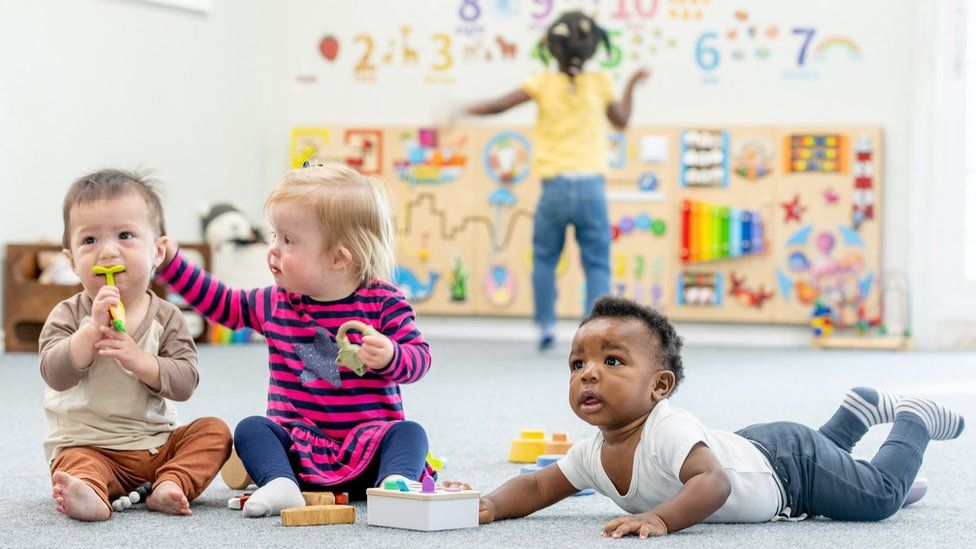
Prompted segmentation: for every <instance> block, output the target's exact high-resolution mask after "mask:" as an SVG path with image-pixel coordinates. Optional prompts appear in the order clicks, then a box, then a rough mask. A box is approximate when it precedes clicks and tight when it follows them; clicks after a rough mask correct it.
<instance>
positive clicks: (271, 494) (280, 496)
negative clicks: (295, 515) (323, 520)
mask: <svg viewBox="0 0 976 549" xmlns="http://www.w3.org/2000/svg"><path fill="white" fill-rule="evenodd" d="M304 506H305V497H304V496H302V490H301V489H300V488H299V487H298V485H297V484H295V481H293V480H291V479H290V478H285V477H278V478H276V479H274V480H272V481H271V482H269V483H267V484H265V485H264V486H262V487H260V488H258V489H257V490H256V491H255V492H254V493H253V494H251V497H249V498H248V499H247V501H246V502H245V503H244V509H243V510H242V512H243V513H244V516H245V517H270V516H274V515H280V514H281V510H282V509H289V508H291V507H304Z"/></svg>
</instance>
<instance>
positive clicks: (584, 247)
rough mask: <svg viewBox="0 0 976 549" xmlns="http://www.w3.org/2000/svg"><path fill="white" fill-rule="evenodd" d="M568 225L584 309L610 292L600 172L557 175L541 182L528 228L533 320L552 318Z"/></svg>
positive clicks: (546, 324)
mask: <svg viewBox="0 0 976 549" xmlns="http://www.w3.org/2000/svg"><path fill="white" fill-rule="evenodd" d="M567 225H572V226H573V227H574V229H575V232H576V242H577V243H578V244H579V248H580V257H581V259H582V263H583V271H584V273H585V274H586V310H585V311H583V314H584V315H586V314H589V312H590V308H592V307H593V302H594V301H596V299H597V298H598V297H600V296H603V295H606V294H608V293H610V219H609V217H608V215H607V196H606V189H605V185H604V178H603V176H602V175H591V176H580V177H573V176H561V175H560V176H556V177H553V178H551V179H544V180H543V181H542V196H541V197H540V198H539V203H538V205H537V206H536V209H535V223H534V226H533V232H532V289H533V291H534V295H535V321H536V323H537V324H539V325H540V326H542V327H543V328H548V327H551V326H552V325H554V324H555V323H556V266H557V265H558V264H559V256H560V255H562V252H563V244H564V243H565V242H566V226H567Z"/></svg>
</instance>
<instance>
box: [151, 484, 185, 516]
mask: <svg viewBox="0 0 976 549" xmlns="http://www.w3.org/2000/svg"><path fill="white" fill-rule="evenodd" d="M146 507H148V508H149V510H150V511H159V512H160V513H166V514H169V515H192V514H193V511H191V510H190V502H189V501H188V500H187V499H186V495H185V494H183V490H182V489H181V488H180V486H179V485H178V484H176V483H175V482H173V481H172V480H164V481H163V482H161V483H160V484H159V486H157V487H155V488H153V491H152V493H151V494H149V499H147V500H146Z"/></svg>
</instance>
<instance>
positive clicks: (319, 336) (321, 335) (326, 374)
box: [295, 327, 342, 387]
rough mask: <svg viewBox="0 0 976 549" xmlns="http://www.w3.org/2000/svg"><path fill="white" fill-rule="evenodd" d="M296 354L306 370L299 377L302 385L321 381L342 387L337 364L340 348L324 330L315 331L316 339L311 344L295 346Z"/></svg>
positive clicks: (317, 329)
mask: <svg viewBox="0 0 976 549" xmlns="http://www.w3.org/2000/svg"><path fill="white" fill-rule="evenodd" d="M295 354H297V355H298V358H300V359H302V363H304V365H305V369H304V370H302V375H301V376H300V377H299V380H300V381H301V382H302V383H309V382H311V381H315V380H316V379H321V380H323V381H328V382H329V383H331V384H332V385H333V386H335V387H342V378H341V377H340V376H339V365H338V364H336V357H338V356H339V346H338V345H337V344H336V342H335V340H333V339H332V336H330V335H329V333H328V332H326V331H325V329H324V328H321V327H319V328H316V329H315V339H313V340H312V342H311V343H299V344H297V345H295Z"/></svg>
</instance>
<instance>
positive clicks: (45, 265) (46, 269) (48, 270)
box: [37, 251, 81, 286]
mask: <svg viewBox="0 0 976 549" xmlns="http://www.w3.org/2000/svg"><path fill="white" fill-rule="evenodd" d="M37 266H38V268H39V269H40V271H41V274H40V276H38V278H37V281H38V282H40V283H41V284H57V285H61V286H74V285H75V284H81V280H79V279H78V275H76V274H75V273H74V271H72V270H71V265H70V264H68V258H67V257H65V256H64V253H62V252H55V251H42V252H38V253H37Z"/></svg>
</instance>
